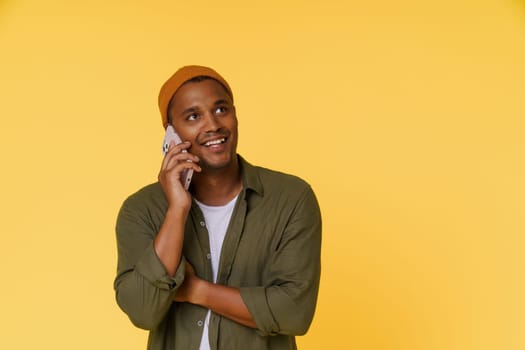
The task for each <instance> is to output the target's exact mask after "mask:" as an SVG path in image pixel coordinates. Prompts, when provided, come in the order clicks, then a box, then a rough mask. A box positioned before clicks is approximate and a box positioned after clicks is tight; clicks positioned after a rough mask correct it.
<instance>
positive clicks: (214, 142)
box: [204, 138, 226, 146]
mask: <svg viewBox="0 0 525 350" xmlns="http://www.w3.org/2000/svg"><path fill="white" fill-rule="evenodd" d="M224 141H226V140H225V139H224V138H222V139H218V140H213V141H208V142H206V143H205V144H204V146H212V145H218V144H219V143H223V142H224Z"/></svg>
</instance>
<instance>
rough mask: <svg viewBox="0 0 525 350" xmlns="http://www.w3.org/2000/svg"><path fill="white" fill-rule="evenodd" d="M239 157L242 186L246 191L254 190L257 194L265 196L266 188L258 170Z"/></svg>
mask: <svg viewBox="0 0 525 350" xmlns="http://www.w3.org/2000/svg"><path fill="white" fill-rule="evenodd" d="M238 157H239V166H240V168H241V176H242V185H243V187H244V188H245V189H246V190H252V191H254V192H256V193H257V194H259V195H261V196H263V195H264V187H263V185H262V182H261V179H260V178H259V173H258V171H257V168H256V167H254V166H253V165H251V164H250V163H248V162H247V161H246V160H245V159H244V158H243V157H241V156H240V155H238Z"/></svg>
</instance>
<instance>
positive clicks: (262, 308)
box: [240, 187, 321, 336]
mask: <svg viewBox="0 0 525 350" xmlns="http://www.w3.org/2000/svg"><path fill="white" fill-rule="evenodd" d="M268 264H269V269H268V271H269V273H268V276H269V278H268V279H267V281H268V284H267V285H266V286H262V287H241V288H240V292H241V296H242V298H243V301H244V303H245V304H246V306H247V308H248V310H249V311H250V313H251V315H252V317H253V318H254V320H255V323H256V325H257V328H258V332H259V334H261V335H264V336H266V335H275V334H286V335H302V334H304V333H306V331H307V330H308V328H309V326H310V324H311V322H312V319H313V315H314V312H315V306H316V302H317V294H318V290H319V280H320V271H321V214H320V209H319V205H318V203H317V200H316V198H315V195H314V193H313V191H312V190H311V188H310V187H308V188H307V190H305V191H304V192H303V193H302V195H301V196H300V198H299V200H298V201H297V205H296V206H295V208H294V210H293V211H292V213H291V216H290V218H289V220H288V222H287V224H286V227H285V228H284V230H283V233H282V235H281V237H280V240H279V244H278V246H277V248H276V249H275V251H274V252H273V254H272V259H271V261H268Z"/></svg>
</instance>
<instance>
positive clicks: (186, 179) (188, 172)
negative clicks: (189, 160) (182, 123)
mask: <svg viewBox="0 0 525 350" xmlns="http://www.w3.org/2000/svg"><path fill="white" fill-rule="evenodd" d="M171 141H173V142H175V144H176V145H178V144H179V143H182V140H181V138H180V137H179V135H178V134H177V133H176V132H175V129H174V128H173V126H171V125H168V127H167V128H166V135H165V136H164V142H163V143H162V153H163V154H164V155H166V153H168V150H169V148H170V143H171ZM182 152H187V151H186V150H182ZM192 176H193V169H185V170H184V171H183V172H182V177H181V180H182V185H183V186H184V189H186V190H187V189H188V188H189V187H190V182H191V177H192Z"/></svg>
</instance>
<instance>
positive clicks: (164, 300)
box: [114, 157, 321, 350]
mask: <svg viewBox="0 0 525 350" xmlns="http://www.w3.org/2000/svg"><path fill="white" fill-rule="evenodd" d="M239 160H240V165H241V174H242V181H243V190H242V192H241V193H240V195H239V197H238V199H237V202H236V204H235V208H234V211H233V214H232V218H231V220H230V224H229V226H228V230H227V233H226V237H225V239H224V243H223V246H222V251H221V256H220V263H219V271H218V275H217V283H218V284H223V285H227V286H232V287H237V288H239V289H240V293H241V297H242V299H243V301H244V303H245V304H246V306H247V308H248V310H249V311H250V313H251V315H252V317H253V319H254V321H255V323H256V325H257V329H252V328H249V327H246V326H243V325H241V324H239V323H236V322H234V321H232V320H230V319H227V318H225V317H222V316H220V315H218V314H215V313H213V312H212V313H211V317H210V323H209V335H208V337H209V341H210V347H211V349H212V350H217V349H218V350H248V349H249V350H259V349H261V350H262V349H275V350H281V349H283V350H284V349H296V343H295V335H301V334H304V333H306V331H307V329H308V327H309V326H310V323H311V321H312V318H313V315H314V311H315V305H316V300H317V292H318V288H319V277H320V250H321V215H320V211H319V206H318V203H317V200H316V198H315V195H314V193H313V191H312V189H311V188H310V186H309V185H308V184H307V183H306V182H304V181H303V180H301V179H299V178H297V177H295V176H291V175H286V174H283V173H279V172H275V171H272V170H268V169H265V168H261V167H255V166H252V165H250V164H249V163H247V162H246V161H244V160H243V159H242V158H241V157H239ZM166 210H167V201H166V198H165V196H164V193H163V191H162V188H161V187H160V185H159V183H154V184H151V185H149V186H146V187H144V188H143V189H141V190H140V191H138V192H137V193H135V194H133V195H131V196H130V197H129V198H128V199H127V200H126V201H125V202H124V204H123V205H122V208H121V210H120V212H119V215H118V219H117V225H116V231H117V245H118V267H117V277H116V279H115V283H114V287H115V290H116V299H117V303H118V304H119V306H120V307H121V308H122V310H123V311H124V312H125V313H126V314H127V315H128V316H129V318H130V320H131V321H132V322H133V324H135V325H136V326H137V327H140V328H143V329H147V330H149V331H150V334H149V339H148V349H150V350H167V349H177V350H198V349H199V344H200V340H201V337H202V331H203V322H204V320H205V318H206V313H207V309H205V308H203V307H201V306H198V305H194V304H190V303H179V302H174V301H173V298H174V295H175V293H176V292H177V289H178V287H180V286H181V284H182V283H183V281H184V272H185V260H186V261H189V262H190V263H191V264H192V265H193V266H194V268H195V271H196V273H197V275H198V276H199V277H201V278H203V279H206V280H208V281H212V269H211V261H210V257H211V255H210V246H209V239H208V232H207V230H206V224H205V222H204V216H203V214H202V212H201V211H200V209H199V207H198V205H197V204H196V203H195V202H194V203H193V204H192V207H191V209H190V212H189V214H188V219H187V221H186V230H185V236H184V247H183V254H184V257H185V260H184V259H182V261H181V264H180V265H179V267H178V269H177V271H176V273H175V275H174V276H173V277H171V276H169V275H168V274H167V272H166V270H165V269H164V266H163V265H162V263H161V261H160V260H159V258H158V256H157V255H156V253H155V250H154V247H153V240H154V239H155V236H156V235H157V232H158V231H159V230H160V227H161V225H162V223H163V220H164V217H165V213H166Z"/></svg>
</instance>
